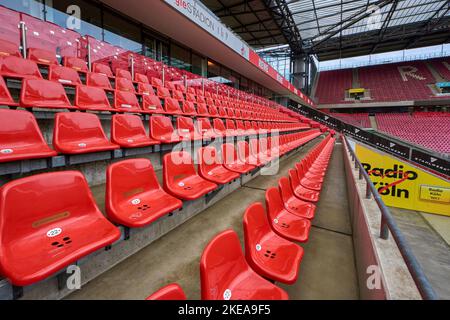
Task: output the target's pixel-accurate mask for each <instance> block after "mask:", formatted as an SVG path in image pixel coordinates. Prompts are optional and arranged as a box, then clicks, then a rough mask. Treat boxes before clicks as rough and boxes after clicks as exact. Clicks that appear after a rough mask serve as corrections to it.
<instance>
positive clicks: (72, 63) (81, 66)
mask: <svg viewBox="0 0 450 320" xmlns="http://www.w3.org/2000/svg"><path fill="white" fill-rule="evenodd" d="M63 65H64V66H65V67H69V68H72V69H75V70H76V71H79V72H89V70H88V67H87V64H86V61H84V60H83V59H80V58H77V57H63Z"/></svg>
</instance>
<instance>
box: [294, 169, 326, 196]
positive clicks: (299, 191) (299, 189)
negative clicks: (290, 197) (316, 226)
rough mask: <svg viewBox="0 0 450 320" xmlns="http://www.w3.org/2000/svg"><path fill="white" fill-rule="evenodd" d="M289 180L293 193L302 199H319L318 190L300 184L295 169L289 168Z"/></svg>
mask: <svg viewBox="0 0 450 320" xmlns="http://www.w3.org/2000/svg"><path fill="white" fill-rule="evenodd" d="M289 181H290V183H291V188H292V190H293V191H294V195H295V196H296V197H297V198H299V199H301V200H304V201H310V202H317V201H319V195H320V193H319V192H318V191H314V190H310V189H308V188H305V187H303V186H302V185H301V184H300V179H299V177H298V173H297V170H296V169H290V170H289Z"/></svg>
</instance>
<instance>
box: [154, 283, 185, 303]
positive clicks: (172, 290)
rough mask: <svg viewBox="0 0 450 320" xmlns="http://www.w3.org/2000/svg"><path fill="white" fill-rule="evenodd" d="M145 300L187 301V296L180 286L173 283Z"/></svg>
mask: <svg viewBox="0 0 450 320" xmlns="http://www.w3.org/2000/svg"><path fill="white" fill-rule="evenodd" d="M145 300H186V295H185V293H184V291H183V289H182V288H181V287H180V286H179V285H178V284H176V283H172V284H169V285H167V286H165V287H162V288H161V289H159V290H158V291H156V292H154V293H153V294H151V295H150V296H148V297H147V299H145Z"/></svg>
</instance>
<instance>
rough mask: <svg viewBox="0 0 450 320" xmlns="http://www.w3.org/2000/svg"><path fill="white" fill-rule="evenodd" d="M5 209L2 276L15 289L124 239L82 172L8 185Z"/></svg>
mask: <svg viewBox="0 0 450 320" xmlns="http://www.w3.org/2000/svg"><path fill="white" fill-rule="evenodd" d="M0 203H1V204H2V206H1V207H0V234H1V235H2V236H1V237H0V253H1V254H0V257H1V258H0V270H1V272H2V274H3V276H5V277H6V278H8V279H9V280H10V281H11V283H12V284H13V285H16V286H26V285H30V284H33V283H35V282H37V281H40V280H43V279H45V278H47V277H49V276H51V275H52V274H54V273H56V272H58V271H60V270H62V269H63V268H65V267H67V266H68V265H70V264H72V263H74V262H76V261H77V260H79V259H81V258H83V257H84V256H87V255H88V254H90V253H92V252H94V251H96V250H98V249H100V248H103V247H106V246H109V245H110V244H111V243H113V242H114V241H116V240H118V239H119V237H120V231H119V229H118V228H117V227H115V226H114V225H112V224H111V223H110V222H109V221H108V220H106V219H105V217H104V216H103V214H102V213H101V212H100V210H99V209H98V207H97V205H96V204H95V202H94V197H93V196H92V194H91V192H90V190H89V187H88V184H87V182H86V179H85V178H84V176H83V175H82V174H81V173H80V172H77V171H62V172H51V173H44V174H38V175H34V176H30V177H27V178H22V179H18V180H15V181H12V182H9V183H7V184H5V185H4V186H3V187H2V188H0Z"/></svg>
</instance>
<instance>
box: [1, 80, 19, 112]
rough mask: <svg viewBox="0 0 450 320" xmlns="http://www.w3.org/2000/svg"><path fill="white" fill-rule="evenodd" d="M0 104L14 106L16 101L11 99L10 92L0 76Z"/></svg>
mask: <svg viewBox="0 0 450 320" xmlns="http://www.w3.org/2000/svg"><path fill="white" fill-rule="evenodd" d="M0 105H4V106H15V105H17V103H16V102H15V101H14V100H13V98H12V96H11V93H10V92H9V90H8V87H7V86H6V82H5V80H3V78H2V77H0Z"/></svg>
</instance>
